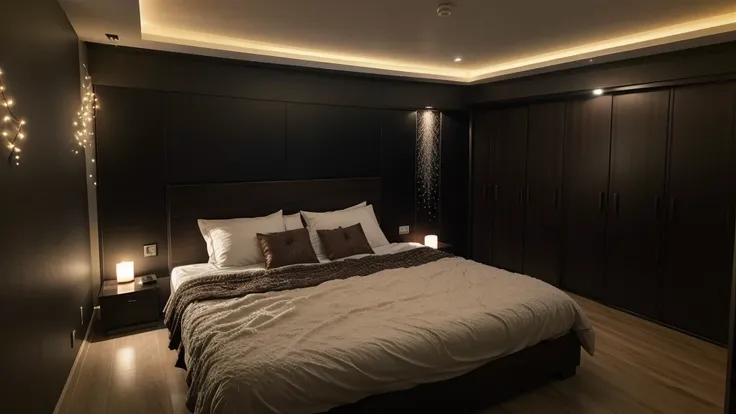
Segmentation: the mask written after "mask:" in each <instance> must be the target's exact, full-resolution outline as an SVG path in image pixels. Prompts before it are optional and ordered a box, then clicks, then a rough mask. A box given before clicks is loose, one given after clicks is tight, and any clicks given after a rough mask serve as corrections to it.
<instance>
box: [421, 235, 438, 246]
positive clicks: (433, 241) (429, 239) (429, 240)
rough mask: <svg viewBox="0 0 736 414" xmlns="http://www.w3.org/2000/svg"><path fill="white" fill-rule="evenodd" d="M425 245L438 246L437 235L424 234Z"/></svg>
mask: <svg viewBox="0 0 736 414" xmlns="http://www.w3.org/2000/svg"><path fill="white" fill-rule="evenodd" d="M424 245H425V246H427V247H431V248H433V249H436V248H437V236H436V235H434V234H428V235H426V236H424Z"/></svg>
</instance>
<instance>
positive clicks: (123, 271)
mask: <svg viewBox="0 0 736 414" xmlns="http://www.w3.org/2000/svg"><path fill="white" fill-rule="evenodd" d="M133 266H134V265H133V262H120V263H118V264H117V265H116V266H115V270H116V271H117V272H116V273H117V276H118V283H128V282H132V281H134V280H135V271H134V267H133Z"/></svg>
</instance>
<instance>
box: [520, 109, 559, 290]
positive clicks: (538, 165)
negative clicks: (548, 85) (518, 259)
mask: <svg viewBox="0 0 736 414" xmlns="http://www.w3.org/2000/svg"><path fill="white" fill-rule="evenodd" d="M564 139H565V103H564V102H551V103H543V104H534V105H530V107H529V131H528V137H527V158H526V166H527V168H526V171H527V173H526V186H527V191H528V192H529V197H528V199H527V205H526V222H525V226H524V274H527V275H530V276H534V277H536V278H538V279H541V280H544V281H545V282H547V283H550V284H552V285H554V286H557V285H559V270H560V254H561V249H560V237H561V236H562V208H561V206H562V200H561V197H562V166H563V142H564Z"/></svg>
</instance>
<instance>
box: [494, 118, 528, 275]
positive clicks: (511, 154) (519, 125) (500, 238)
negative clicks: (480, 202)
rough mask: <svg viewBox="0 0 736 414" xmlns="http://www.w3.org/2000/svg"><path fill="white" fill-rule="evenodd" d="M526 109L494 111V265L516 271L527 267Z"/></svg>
mask: <svg viewBox="0 0 736 414" xmlns="http://www.w3.org/2000/svg"><path fill="white" fill-rule="evenodd" d="M528 113H529V109H528V108H527V107H526V106H522V107H517V108H509V109H503V110H497V111H493V112H492V115H491V116H492V118H493V120H492V123H491V125H492V127H491V131H490V140H491V185H492V189H491V193H492V194H491V198H492V200H493V201H492V211H493V216H492V219H491V253H490V260H491V264H493V265H494V266H496V267H500V268H502V269H506V270H510V271H513V272H519V273H521V272H522V269H523V267H524V203H525V196H526V194H525V186H526V136H527V124H528Z"/></svg>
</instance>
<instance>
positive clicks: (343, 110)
mask: <svg viewBox="0 0 736 414" xmlns="http://www.w3.org/2000/svg"><path fill="white" fill-rule="evenodd" d="M286 134H287V136H288V137H289V139H288V142H287V146H286V159H287V165H288V177H289V178H290V179H298V178H304V177H309V178H338V177H374V176H377V175H380V173H381V116H380V111H379V110H375V109H366V108H354V107H340V106H327V105H307V104H288V105H287V107H286Z"/></svg>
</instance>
